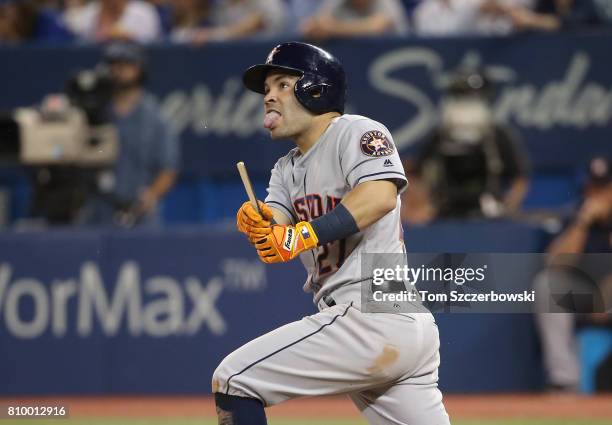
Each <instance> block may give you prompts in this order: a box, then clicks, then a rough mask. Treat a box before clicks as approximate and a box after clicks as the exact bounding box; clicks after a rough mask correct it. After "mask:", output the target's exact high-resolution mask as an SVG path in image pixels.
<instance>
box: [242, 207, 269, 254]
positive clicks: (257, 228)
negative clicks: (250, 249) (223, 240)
mask: <svg viewBox="0 0 612 425" xmlns="http://www.w3.org/2000/svg"><path fill="white" fill-rule="evenodd" d="M257 203H258V204H259V210H260V211H261V213H262V214H263V217H262V216H261V215H259V213H258V212H257V210H256V209H255V208H253V205H251V203H250V202H248V201H247V202H245V203H244V204H242V206H241V207H240V209H239V210H238V213H236V227H237V228H238V231H239V232H242V233H244V234H245V235H246V236H247V238H248V239H249V242H251V243H252V244H255V242H257V241H259V240H261V239H262V238H263V237H265V236H266V235H268V234H270V232H271V231H272V229H271V226H272V222H271V220H272V217H273V214H272V210H271V209H270V207H268V206H267V205H266V204H264V203H263V202H261V201H257Z"/></svg>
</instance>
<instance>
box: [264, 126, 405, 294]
mask: <svg viewBox="0 0 612 425" xmlns="http://www.w3.org/2000/svg"><path fill="white" fill-rule="evenodd" d="M382 179H390V180H393V181H394V182H395V183H396V185H397V186H398V188H399V191H398V196H397V202H396V206H395V209H394V210H393V211H391V212H390V213H388V214H387V215H385V216H384V217H383V218H381V219H380V220H378V221H377V222H376V223H374V224H372V225H371V226H369V227H368V228H367V229H365V230H363V231H361V232H359V233H357V234H355V235H353V236H351V237H349V238H347V239H343V240H339V241H335V242H332V243H329V244H327V245H324V246H320V247H318V248H317V249H315V250H310V251H306V252H304V253H302V254H301V255H300V259H301V260H302V263H303V264H304V266H305V267H306V270H307V272H308V278H307V280H306V283H305V284H304V290H306V291H307V292H313V293H314V294H315V302H318V301H319V299H320V298H321V297H322V296H324V295H327V294H329V293H331V292H332V291H334V290H335V289H337V288H338V287H341V286H344V285H350V284H354V283H358V282H361V281H362V280H363V279H364V278H368V277H370V276H362V270H361V266H360V256H361V254H362V253H376V252H384V253H402V252H404V241H403V231H402V225H401V221H400V203H401V201H400V196H399V194H400V193H401V192H402V191H403V190H404V189H405V188H406V186H407V180H406V176H405V175H404V169H403V167H402V163H401V161H400V158H399V155H398V153H397V149H396V148H395V145H394V143H393V139H392V137H391V133H390V132H389V130H388V129H387V128H386V127H385V126H384V125H382V124H381V123H379V122H377V121H374V120H372V119H369V118H366V117H363V116H360V115H348V114H347V115H342V116H340V117H338V118H335V119H334V120H333V121H332V122H331V124H330V125H329V127H328V128H327V130H326V131H325V133H323V135H322V136H321V138H320V139H319V140H318V142H317V143H316V144H315V145H314V146H313V147H312V148H311V149H310V150H309V151H308V152H306V154H304V155H302V154H301V153H300V151H299V149H297V148H295V149H292V150H291V151H290V152H289V153H288V154H287V155H285V156H284V157H282V158H281V159H279V160H278V161H277V163H276V165H275V166H274V169H273V170H272V176H271V178H270V186H269V188H268V196H267V197H266V200H265V202H266V203H267V204H268V205H270V206H271V207H274V208H276V209H278V210H280V211H282V212H283V213H284V214H285V215H287V216H289V217H290V218H291V220H292V222H293V223H294V224H295V223H297V222H298V221H311V220H313V219H315V218H317V217H319V216H321V215H323V214H325V213H327V212H329V211H331V210H332V209H333V208H334V207H335V206H336V205H337V204H338V203H339V202H340V200H341V199H342V198H343V197H344V196H345V195H346V194H347V193H348V192H350V191H351V190H352V189H353V188H354V187H355V186H357V185H358V184H359V183H363V182H366V181H371V180H382Z"/></svg>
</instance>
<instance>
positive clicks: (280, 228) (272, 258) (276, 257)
mask: <svg viewBox="0 0 612 425" xmlns="http://www.w3.org/2000/svg"><path fill="white" fill-rule="evenodd" d="M318 243H319V238H318V237H317V235H316V234H315V232H314V230H313V229H312V226H311V225H310V223H308V222H307V221H300V222H299V223H298V224H296V225H295V226H290V225H280V224H274V225H272V231H271V232H270V233H268V234H266V235H264V238H263V239H262V240H260V241H258V242H256V243H255V248H257V255H259V258H260V259H261V261H263V262H264V263H285V262H287V261H290V260H293V259H294V258H295V257H297V256H298V255H299V254H300V253H301V252H303V251H306V250H309V249H313V248H315V247H316V246H317V244H318Z"/></svg>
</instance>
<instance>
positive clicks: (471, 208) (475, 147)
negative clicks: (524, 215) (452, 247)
mask: <svg viewBox="0 0 612 425" xmlns="http://www.w3.org/2000/svg"><path fill="white" fill-rule="evenodd" d="M491 97H492V88H491V83H490V82H489V81H488V78H487V77H486V76H485V75H484V73H482V72H480V71H474V70H462V71H460V72H458V73H457V74H456V76H455V77H454V78H453V80H452V82H451V84H450V85H449V87H448V91H447V93H446V95H445V96H444V98H443V99H442V104H441V111H440V124H439V125H438V127H437V128H435V129H434V131H433V133H432V134H431V135H430V137H429V138H428V140H427V141H426V142H425V144H424V146H423V148H422V150H421V152H420V154H419V156H418V158H417V160H416V164H415V167H414V170H415V171H416V175H417V178H413V182H414V184H413V188H414V186H416V189H415V190H414V191H413V193H410V194H406V196H408V197H410V196H417V195H419V196H420V197H419V198H418V199H405V203H406V208H407V209H414V210H415V213H416V211H419V212H420V215H419V217H420V218H421V221H425V220H424V219H423V217H427V218H428V219H431V218H434V217H469V216H485V217H496V216H500V215H511V214H513V213H515V212H516V211H517V210H518V209H519V208H520V206H521V203H522V201H523V198H524V196H525V193H526V191H527V186H528V177H527V176H528V166H527V157H526V153H525V152H524V150H523V149H522V146H521V143H520V140H519V139H518V137H517V136H516V135H515V134H514V132H512V131H511V130H510V129H509V128H507V127H506V126H503V125H501V124H499V123H497V122H495V121H494V119H493V115H492V110H491V105H490V99H491ZM420 184H423V186H424V187H422V188H420V187H419V185H420ZM407 192H410V191H407ZM419 201H420V202H421V203H423V202H425V205H422V204H421V205H419ZM403 203H404V202H403ZM429 203H431V205H429ZM425 211H427V212H428V214H425ZM406 214H408V211H407V212H406ZM422 214H425V216H423V215H422ZM404 218H407V219H409V220H410V217H409V216H406V215H405V216H404Z"/></svg>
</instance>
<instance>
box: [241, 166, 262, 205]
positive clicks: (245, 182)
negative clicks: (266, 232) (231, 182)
mask: <svg viewBox="0 0 612 425" xmlns="http://www.w3.org/2000/svg"><path fill="white" fill-rule="evenodd" d="M236 168H238V173H239V174H240V179H241V180H242V184H243V185H244V190H245V191H246V193H247V196H248V197H249V201H250V202H251V205H252V206H253V208H255V211H257V213H258V214H259V215H260V216H262V217H263V215H262V213H261V210H260V209H259V204H258V203H257V197H256V196H255V191H254V190H253V185H252V184H251V179H249V174H248V173H247V169H246V165H244V162H242V161H240V162H238V163H237V164H236Z"/></svg>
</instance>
